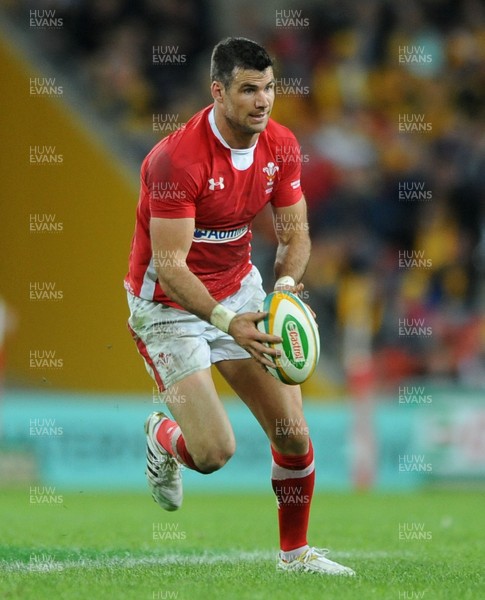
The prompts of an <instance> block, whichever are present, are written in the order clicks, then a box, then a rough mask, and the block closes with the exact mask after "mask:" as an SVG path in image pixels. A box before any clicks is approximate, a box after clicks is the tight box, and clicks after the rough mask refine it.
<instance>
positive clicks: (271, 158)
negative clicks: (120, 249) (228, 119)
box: [125, 106, 302, 308]
mask: <svg viewBox="0 0 485 600" xmlns="http://www.w3.org/2000/svg"><path fill="white" fill-rule="evenodd" d="M300 167H301V161H300V147H299V145H298V143H297V141H296V138H295V136H294V135H293V134H292V133H291V131H290V130H289V129H287V128H286V127H284V126H282V125H280V124H278V123H276V122H275V121H273V120H271V119H270V120H269V122H268V125H267V127H266V129H265V130H264V131H263V132H262V133H261V134H260V135H259V137H258V140H257V142H256V144H255V145H254V146H252V147H251V148H248V149H243V150H234V149H231V148H230V147H229V146H228V145H227V143H226V142H225V140H224V139H223V138H222V136H221V134H220V133H219V131H218V129H217V127H216V125H215V121H214V115H213V107H212V106H209V107H207V108H205V109H203V110H201V111H200V112H198V113H197V114H195V115H194V116H193V117H192V118H191V119H190V121H188V123H186V125H185V126H183V127H182V128H180V129H179V130H177V131H175V132H174V133H172V134H171V135H169V136H167V137H166V138H164V139H163V140H162V141H160V142H159V143H158V144H157V145H156V146H155V147H154V148H153V149H152V150H151V152H150V153H149V154H148V155H147V157H146V158H145V160H144V161H143V164H142V167H141V189H140V197H139V201H138V206H137V212H136V225H135V233H134V236H133V240H132V244H131V252H130V259H129V271H128V274H127V276H126V278H125V288H126V289H127V290H128V291H129V292H130V293H132V294H134V295H135V296H140V297H141V298H145V299H146V300H152V301H156V302H162V303H163V304H168V305H170V306H175V307H177V308H180V307H179V306H178V304H176V303H175V302H173V301H172V300H170V298H168V297H167V296H166V295H165V293H164V291H163V289H162V288H161V287H160V284H159V283H158V279H157V273H156V270H155V268H154V259H153V256H152V248H151V243H150V231H149V223H150V218H151V217H161V218H166V219H167V218H168V219H178V218H183V217H193V218H194V219H195V229H194V238H193V242H192V246H191V248H190V251H189V254H188V256H187V265H188V267H189V269H190V270H191V271H192V272H193V273H194V274H195V275H197V277H198V278H199V279H200V280H201V281H202V282H203V283H204V285H205V286H206V288H207V289H208V291H209V293H210V294H211V295H212V296H213V297H214V298H215V299H216V300H222V299H223V298H226V297H227V296H229V295H230V294H233V293H234V292H235V291H237V290H238V289H239V287H240V283H241V279H242V278H243V277H244V276H245V275H247V273H249V271H250V269H251V244H250V242H251V237H252V234H251V221H252V220H253V218H254V217H255V216H256V214H257V213H258V212H260V211H261V210H262V209H263V207H264V206H265V205H266V204H267V203H268V202H271V204H272V205H273V206H277V207H284V206H290V205H292V204H295V203H296V202H298V201H299V200H300V199H301V197H302V191H301V187H300V170H301V169H300Z"/></svg>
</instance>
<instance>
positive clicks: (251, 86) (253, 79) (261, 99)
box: [220, 67, 275, 136]
mask: <svg viewBox="0 0 485 600" xmlns="http://www.w3.org/2000/svg"><path fill="white" fill-rule="evenodd" d="M274 94H275V80H274V75H273V69H272V68H271V67H268V68H267V69H266V70H264V71H253V70H251V69H236V70H235V74H234V77H233V80H232V82H231V85H230V86H228V88H222V89H221V100H222V101H221V103H220V104H221V108H222V112H223V117H224V119H225V121H226V123H227V125H228V126H229V127H230V129H232V131H233V133H234V134H236V135H237V134H240V135H241V134H242V135H247V136H254V135H255V134H258V133H261V132H262V131H264V129H265V127H266V125H267V124H268V120H269V116H270V114H271V110H272V109H273V102H274Z"/></svg>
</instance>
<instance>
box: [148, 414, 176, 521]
mask: <svg viewBox="0 0 485 600" xmlns="http://www.w3.org/2000/svg"><path fill="white" fill-rule="evenodd" d="M165 419H168V417H167V415H165V414H163V413H162V412H154V413H152V414H151V415H150V416H149V417H148V418H147V420H146V421H145V433H146V436H147V450H146V454H147V468H146V471H145V475H146V476H147V481H148V486H149V488H150V490H151V492H152V497H153V499H154V500H155V502H156V503H157V504H158V505H159V506H161V507H162V508H164V509H165V510H170V511H172V510H177V509H179V508H180V507H181V506H182V500H183V490H182V474H181V465H180V463H179V462H178V460H177V459H176V458H174V457H173V456H172V455H171V454H169V453H168V452H167V451H166V450H165V448H163V447H162V446H161V445H160V443H159V442H158V440H157V437H156V430H157V428H158V426H159V425H160V423H162V421H164V420H165Z"/></svg>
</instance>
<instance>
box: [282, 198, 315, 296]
mask: <svg viewBox="0 0 485 600" xmlns="http://www.w3.org/2000/svg"><path fill="white" fill-rule="evenodd" d="M273 222H274V228H275V232H276V237H277V240H278V247H277V250H276V260H275V265H274V271H275V276H276V280H277V281H278V280H279V279H280V278H282V277H291V278H292V279H293V280H294V281H295V286H291V285H290V286H278V288H281V287H282V288H283V289H284V288H286V289H290V291H293V292H295V293H296V292H298V291H300V290H302V289H303V284H302V283H300V281H301V279H302V277H303V275H304V273H305V270H306V267H307V264H308V260H309V259H310V250H311V241H310V234H309V227H308V217H307V208H306V201H305V197H304V196H303V195H302V197H301V198H300V200H299V201H298V202H296V203H295V204H292V205H290V206H284V207H276V206H273Z"/></svg>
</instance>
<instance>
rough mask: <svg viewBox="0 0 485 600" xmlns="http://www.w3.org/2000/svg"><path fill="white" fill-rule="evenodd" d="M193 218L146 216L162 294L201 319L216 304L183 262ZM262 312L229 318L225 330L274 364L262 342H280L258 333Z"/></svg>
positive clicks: (259, 357) (208, 315)
mask: <svg viewBox="0 0 485 600" xmlns="http://www.w3.org/2000/svg"><path fill="white" fill-rule="evenodd" d="M194 225H195V222H194V219H193V218H178V219H164V218H158V217H152V218H151V219H150V237H151V241H152V255H153V263H154V267H155V269H156V271H157V276H158V281H159V283H160V286H161V287H162V288H163V291H164V292H165V294H166V295H167V296H168V297H169V298H170V299H171V300H173V301H174V302H176V303H177V304H179V305H180V306H181V307H182V308H184V309H185V310H186V311H188V312H190V313H192V314H194V315H197V316H198V317H199V318H201V319H204V320H205V321H208V322H210V321H211V315H212V313H213V311H214V309H215V308H216V307H218V306H219V304H218V302H217V300H215V299H214V298H213V297H212V296H211V295H210V294H209V292H208V290H207V288H206V287H205V285H204V284H203V283H202V281H201V280H200V279H199V278H198V277H197V276H196V275H194V273H192V271H191V270H190V269H189V268H188V266H187V255H188V253H189V250H190V246H191V245H192V238H193V233H194ZM264 316H265V313H251V312H247V313H242V314H240V315H236V316H235V317H234V318H233V319H232V320H231V322H230V325H229V330H228V333H229V334H230V335H231V336H232V337H233V338H234V339H235V340H236V342H237V343H238V344H239V345H240V346H242V347H243V348H244V349H245V350H246V351H247V352H249V354H251V356H252V357H253V358H254V359H256V360H257V361H258V362H260V363H261V364H263V365H266V366H268V367H274V363H272V362H271V361H270V360H268V359H267V358H266V357H265V356H264V354H268V355H272V356H276V355H277V352H276V350H273V349H271V348H268V347H267V346H266V345H264V343H265V342H266V343H276V342H280V341H281V340H280V338H279V337H277V336H272V335H267V334H265V333H261V332H260V331H259V330H258V329H257V327H256V323H257V322H258V321H260V320H261V319H263V318H264Z"/></svg>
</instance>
